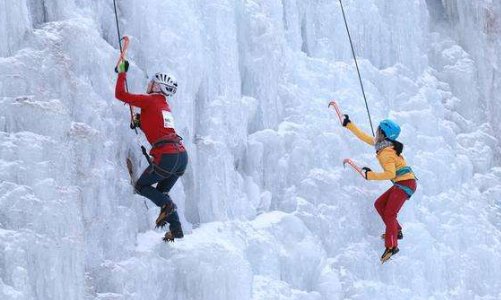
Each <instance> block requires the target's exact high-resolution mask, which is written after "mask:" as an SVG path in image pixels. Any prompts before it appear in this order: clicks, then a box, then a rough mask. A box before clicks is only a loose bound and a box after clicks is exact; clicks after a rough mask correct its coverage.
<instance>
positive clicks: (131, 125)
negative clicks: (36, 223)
mask: <svg viewBox="0 0 501 300" xmlns="http://www.w3.org/2000/svg"><path fill="white" fill-rule="evenodd" d="M113 8H114V10H115V22H116V27H117V34H118V46H119V47H120V54H121V55H122V56H123V55H124V53H123V48H122V40H123V39H122V35H121V34H120V25H119V24H118V13H117V3H116V1H115V0H113ZM125 89H126V90H127V92H128V91H129V85H128V84H127V80H125ZM129 110H130V128H131V129H134V131H135V132H136V134H137V135H139V132H137V128H136V126H135V124H134V108H133V107H132V105H129Z"/></svg>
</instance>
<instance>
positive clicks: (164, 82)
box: [153, 73, 177, 96]
mask: <svg viewBox="0 0 501 300" xmlns="http://www.w3.org/2000/svg"><path fill="white" fill-rule="evenodd" d="M153 82H156V83H157V84H158V86H160V90H161V91H162V93H163V94H164V95H165V96H172V95H174V94H175V93H176V91H177V80H176V77H174V76H172V75H169V74H165V73H156V74H155V76H153Z"/></svg>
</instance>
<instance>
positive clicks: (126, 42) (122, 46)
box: [116, 35, 130, 69]
mask: <svg viewBox="0 0 501 300" xmlns="http://www.w3.org/2000/svg"><path fill="white" fill-rule="evenodd" d="M122 41H123V43H122ZM129 43H130V39H129V37H128V36H126V35H125V36H124V37H123V38H121V39H120V57H119V58H118V62H117V65H116V68H117V69H118V65H119V64H120V63H121V62H122V61H123V60H125V55H126V54H127V49H128V48H129Z"/></svg>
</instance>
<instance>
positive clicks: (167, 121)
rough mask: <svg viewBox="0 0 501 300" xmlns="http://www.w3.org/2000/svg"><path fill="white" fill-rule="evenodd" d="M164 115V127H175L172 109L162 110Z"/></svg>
mask: <svg viewBox="0 0 501 300" xmlns="http://www.w3.org/2000/svg"><path fill="white" fill-rule="evenodd" d="M162 116H163V119H164V128H172V129H174V117H173V116H172V114H171V112H170V111H166V110H162Z"/></svg>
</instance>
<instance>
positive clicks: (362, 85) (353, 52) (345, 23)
mask: <svg viewBox="0 0 501 300" xmlns="http://www.w3.org/2000/svg"><path fill="white" fill-rule="evenodd" d="M339 4H340V5H341V12H342V13H343V19H344V25H345V26H346V32H347V33H348V39H349V40H350V46H351V54H352V55H353V59H354V60H355V66H356V67H357V73H358V80H359V81H360V87H361V88H362V94H363V95H364V101H365V108H366V109H367V115H368V116H369V123H370V124H371V131H372V136H374V127H373V126H372V118H371V113H370V111H369V105H368V104H367V97H366V96H365V89H364V84H363V83H362V75H360V68H359V67H358V62H357V57H356V55H355V48H354V47H353V42H352V40H351V34H350V29H348V22H347V21H346V14H345V13H344V7H343V2H342V1H341V0H339Z"/></svg>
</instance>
